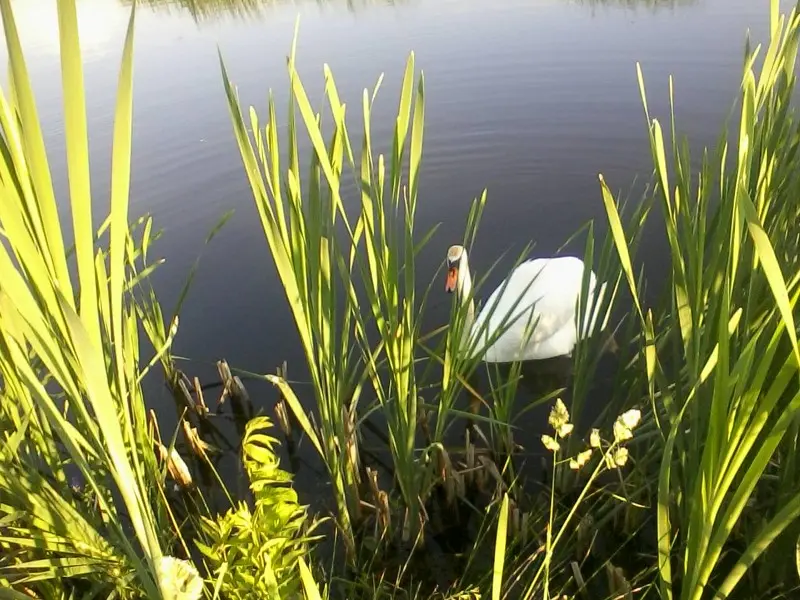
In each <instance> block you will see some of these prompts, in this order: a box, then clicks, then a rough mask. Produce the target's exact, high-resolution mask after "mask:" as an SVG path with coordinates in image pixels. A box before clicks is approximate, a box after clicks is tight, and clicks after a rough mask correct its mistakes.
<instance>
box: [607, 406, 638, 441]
mask: <svg viewBox="0 0 800 600" xmlns="http://www.w3.org/2000/svg"><path fill="white" fill-rule="evenodd" d="M641 418H642V413H641V411H640V410H639V409H638V408H632V409H631V410H629V411H626V412H625V413H623V414H621V415H620V416H619V417H618V418H617V420H616V421H614V439H615V440H617V441H618V442H624V441H625V440H629V439H631V438H632V437H633V429H634V428H635V427H636V426H637V425H638V424H639V421H640V420H641Z"/></svg>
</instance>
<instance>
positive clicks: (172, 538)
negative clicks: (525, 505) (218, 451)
mask: <svg viewBox="0 0 800 600" xmlns="http://www.w3.org/2000/svg"><path fill="white" fill-rule="evenodd" d="M0 11H1V12H2V18H3V26H4V30H5V40H6V45H7V48H8V55H9V59H10V69H9V72H10V85H9V92H8V93H7V94H6V93H5V92H3V93H2V94H0V127H2V135H1V136H0V154H2V160H0V186H1V188H0V197H2V202H0V236H1V237H2V243H0V435H1V436H2V447H1V448H0V596H2V597H18V595H19V594H23V595H25V596H26V597H27V596H32V597H48V598H50V597H52V598H63V597H68V596H69V597H109V595H111V596H114V597H121V598H138V597H147V598H167V599H176V600H177V599H184V600H188V599H195V598H199V597H200V595H201V594H202V593H203V587H204V585H203V579H202V577H201V576H200V573H199V572H198V570H197V569H196V568H195V566H194V565H193V564H192V562H191V561H190V560H187V559H188V558H189V551H188V547H187V544H186V542H185V540H184V539H183V533H192V531H193V525H194V523H192V522H191V520H190V521H189V523H188V524H187V523H185V522H184V523H180V524H179V523H178V520H177V519H176V516H175V513H176V512H180V511H181V510H183V511H185V510H186V504H187V502H186V498H187V497H189V498H191V490H192V488H193V487H194V482H193V481H192V477H191V474H190V472H189V469H188V467H187V465H186V464H185V462H184V460H183V459H182V458H181V456H180V455H179V454H178V452H177V451H176V450H175V448H174V444H173V443H172V442H170V443H169V447H167V446H165V445H164V444H163V443H162V441H161V439H160V435H159V434H158V428H157V423H156V422H155V421H152V425H153V426H154V429H151V428H150V426H149V424H148V419H147V416H146V410H145V403H144V398H143V391H142V385H141V383H142V380H143V378H144V377H145V375H146V374H147V373H148V371H149V370H150V368H151V367H152V366H153V365H154V364H155V363H156V362H158V361H159V360H161V361H162V364H163V365H164V367H165V372H166V374H167V376H168V378H169V383H174V382H175V381H176V373H177V371H176V369H175V366H174V361H173V358H172V356H171V355H170V353H169V347H170V345H171V343H172V340H173V339H174V336H175V334H176V330H177V317H175V318H174V319H172V322H171V323H170V322H167V323H165V321H164V318H163V315H162V311H161V307H160V305H159V303H158V301H157V299H156V296H155V294H154V292H153V290H152V288H149V293H148V291H147V290H145V293H144V294H139V296H140V297H139V299H137V297H136V292H137V291H138V292H141V291H142V290H143V289H144V288H143V284H144V283H146V280H147V277H148V275H149V274H150V273H151V272H152V271H153V269H154V268H156V267H157V266H158V265H159V264H160V263H161V261H156V262H154V263H152V264H150V263H148V260H147V255H148V250H149V248H150V247H151V246H152V244H153V242H154V241H155V240H156V239H157V237H158V235H157V234H156V233H154V232H153V222H152V219H151V218H149V217H143V218H141V219H139V220H137V221H136V222H134V223H130V222H129V219H128V186H129V181H130V153H131V129H132V67H133V31H134V23H135V11H134V10H131V17H130V22H129V27H128V31H127V35H126V38H125V43H124V52H123V59H122V65H121V69H120V77H119V86H118V98H117V108H116V114H115V125H114V141H113V148H112V186H111V202H110V207H111V211H110V214H109V216H108V218H107V219H106V220H105V221H104V222H103V223H102V224H101V226H100V227H99V228H97V229H96V230H95V225H94V224H93V222H92V215H93V212H92V208H93V200H95V198H93V195H92V189H91V179H90V172H89V158H88V157H89V154H88V145H87V131H86V115H85V102H84V87H83V73H82V63H81V54H80V45H79V39H78V29H77V15H76V7H75V2H74V0H59V2H58V16H59V32H60V43H61V60H62V74H63V80H62V84H63V92H64V93H63V96H64V102H65V104H64V114H65V133H66V149H67V159H68V160H67V165H68V175H69V203H68V207H69V211H68V212H67V214H68V215H69V216H70V217H71V221H72V222H71V225H72V228H71V230H69V229H65V224H64V223H62V222H61V219H60V218H59V210H58V208H59V207H58V205H57V203H56V198H57V197H58V196H59V194H58V193H57V191H56V190H55V189H54V187H53V184H52V178H51V174H50V168H49V164H48V161H47V155H46V151H45V146H44V141H43V136H42V131H41V125H40V123H39V120H38V116H37V111H36V105H35V101H34V97H33V93H32V90H31V84H30V80H29V77H28V73H27V70H26V66H25V60H24V56H23V53H22V49H21V46H20V42H19V38H18V34H17V29H16V23H15V20H14V14H13V11H12V9H11V5H10V2H9V1H8V0H3V1H2V2H0ZM70 234H71V235H72V237H73V239H74V246H72V247H68V246H67V245H66V240H67V237H68V236H69V235H70ZM213 234H214V232H212V234H211V235H212V236H213ZM210 237H211V236H209V238H210ZM70 259H74V263H71V262H70ZM76 276H77V277H76ZM140 326H141V327H143V329H144V330H145V332H146V333H147V334H148V336H149V337H150V340H151V341H152V342H153V343H154V348H153V351H154V353H153V356H152V358H151V359H150V360H149V361H148V362H147V363H146V364H143V361H140V356H139V352H140V340H139V328H140ZM187 418H188V417H187ZM181 423H182V424H183V425H184V431H185V432H189V433H191V432H193V431H194V433H195V434H196V430H194V429H192V428H191V427H186V425H187V424H188V422H187V421H186V420H184V419H181ZM268 425H269V423H268V422H266V421H264V420H256V421H255V422H253V424H252V426H251V429H250V432H251V433H250V436H249V438H248V443H247V448H248V452H247V455H246V461H247V468H248V470H249V472H250V474H251V476H252V477H253V479H254V481H255V482H262V485H263V483H264V482H269V478H270V477H274V476H277V475H279V474H280V473H281V472H280V471H278V470H276V469H275V468H274V467H275V465H274V464H272V463H271V462H270V461H269V460H267V458H268V457H269V456H271V454H270V452H271V439H270V438H269V437H268V436H265V435H264V434H263V428H264V427H266V426H268ZM201 428H202V425H201ZM187 442H190V445H191V442H194V447H195V448H199V449H200V450H201V451H205V449H208V448H210V447H209V446H208V445H207V444H206V443H205V442H203V441H202V440H200V439H199V438H192V437H191V436H188V439H187ZM164 462H166V465H164ZM165 466H166V469H165ZM270 469H271V470H270ZM165 470H166V471H168V472H169V473H170V474H171V475H172V477H173V478H174V479H176V480H177V481H178V482H180V484H181V486H182V487H181V488H179V494H178V495H177V496H176V495H175V494H172V493H171V490H170V488H168V487H167V486H166V481H165V473H164V471H165ZM283 478H284V479H285V476H284V477H283ZM254 491H255V492H256V495H257V497H258V506H259V508H258V509H257V510H256V511H255V515H256V516H257V519H258V520H257V522H256V523H255V525H256V527H257V528H259V531H260V533H261V535H262V536H263V535H267V534H270V535H272V536H273V537H275V536H276V535H277V534H279V533H281V532H284V536H285V537H291V535H293V532H294V529H293V527H294V528H295V529H296V527H297V523H298V520H303V519H304V518H305V515H304V513H296V512H291V511H293V510H296V507H297V502H296V498H294V497H293V492H292V491H291V490H275V489H273V488H268V489H256V490H254ZM182 492H186V493H187V496H183V498H182V499H181V496H180V493H182ZM195 500H196V498H195ZM192 502H194V501H192ZM192 502H189V504H192ZM199 505H200V508H201V510H200V511H197V510H196V509H197V508H198V506H196V505H195V506H193V508H194V509H195V511H194V513H193V517H195V519H196V517H197V516H201V515H208V513H207V512H204V511H203V510H202V508H203V503H202V501H201V502H200V503H199ZM287 509H288V510H289V511H290V512H289V513H288V515H286V519H288V520H286V521H282V520H277V521H276V520H274V519H270V515H271V516H275V515H276V514H277V515H283V514H285V513H286V510H287ZM206 522H207V523H210V524H213V523H214V521H213V519H212V518H211V516H210V515H208V516H207V517H206ZM222 522H223V523H224V517H223V521H222ZM270 543H272V544H275V541H274V539H273V540H272V541H271V542H270ZM286 543H287V544H288V541H287V542H286ZM276 548H277V549H279V550H280V549H281V548H283V546H281V545H280V544H279V545H277V546H276ZM172 554H177V555H182V556H183V558H180V557H178V556H172ZM291 559H292V555H287V556H286V557H284V558H281V561H291ZM281 561H276V563H278V566H279V569H278V572H279V573H280V575H281V578H282V580H283V582H284V584H286V585H288V583H287V582H288V579H289V577H290V576H289V575H287V574H286V573H285V571H287V569H289V570H293V572H294V573H295V575H294V577H297V578H298V579H297V581H299V575H297V574H296V573H297V570H296V567H295V566H294V564H293V563H292V564H291V565H290V567H286V566H285V562H283V563H282V562H281Z"/></svg>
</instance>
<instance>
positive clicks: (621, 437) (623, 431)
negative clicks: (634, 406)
mask: <svg viewBox="0 0 800 600" xmlns="http://www.w3.org/2000/svg"><path fill="white" fill-rule="evenodd" d="M632 437H633V432H631V430H630V429H629V428H627V427H625V424H624V423H623V422H622V421H620V420H617V421H614V439H615V440H616V441H618V442H624V441H625V440H629V439H631V438H632Z"/></svg>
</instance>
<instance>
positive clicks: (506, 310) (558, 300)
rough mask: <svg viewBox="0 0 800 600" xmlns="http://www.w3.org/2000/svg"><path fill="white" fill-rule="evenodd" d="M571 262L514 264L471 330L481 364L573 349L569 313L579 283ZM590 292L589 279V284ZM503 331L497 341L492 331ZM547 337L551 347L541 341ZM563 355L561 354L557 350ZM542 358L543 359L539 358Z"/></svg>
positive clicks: (579, 269)
mask: <svg viewBox="0 0 800 600" xmlns="http://www.w3.org/2000/svg"><path fill="white" fill-rule="evenodd" d="M583 269H584V266H583V261H581V260H580V259H578V258H575V257H559V258H552V259H534V260H529V261H526V262H524V263H522V264H520V265H519V266H518V267H517V268H516V269H514V271H512V272H511V274H510V275H509V277H508V278H507V283H505V282H504V284H501V285H500V287H498V288H497V289H496V290H495V291H494V292H493V293H492V295H491V296H490V297H489V298H488V300H487V301H486V303H485V304H484V306H483V308H482V310H481V312H480V313H479V314H478V316H477V318H476V319H475V323H474V325H473V333H474V335H475V336H479V338H478V339H479V340H480V341H478V342H477V344H476V346H474V348H475V350H480V349H482V348H485V347H486V346H487V343H488V342H490V341H492V340H493V339H494V338H496V339H494V342H493V343H492V345H491V346H490V347H489V348H488V349H487V352H486V360H489V361H492V362H505V361H511V360H531V359H536V358H546V357H548V356H555V355H558V354H566V353H568V352H569V351H570V350H571V347H572V345H574V338H575V332H576V326H575V320H574V319H575V310H576V308H577V305H576V301H577V298H578V295H579V294H580V289H581V284H582V278H583ZM589 284H590V290H591V289H592V288H593V287H594V276H593V275H592V276H591V279H590V282H589ZM501 329H504V332H503V334H502V335H500V336H499V337H497V336H496V333H495V332H496V331H499V330H501ZM551 338H552V342H553V343H554V344H555V342H556V341H558V343H557V344H555V347H554V348H549V347H548V346H551V345H552V344H547V341H548V340H549V339H551ZM562 350H563V351H562ZM541 354H544V355H546V356H541Z"/></svg>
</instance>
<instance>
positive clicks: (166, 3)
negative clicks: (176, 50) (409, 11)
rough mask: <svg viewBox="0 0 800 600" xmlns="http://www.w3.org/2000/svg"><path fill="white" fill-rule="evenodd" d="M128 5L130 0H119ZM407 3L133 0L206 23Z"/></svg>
mask: <svg viewBox="0 0 800 600" xmlns="http://www.w3.org/2000/svg"><path fill="white" fill-rule="evenodd" d="M119 1H120V2H121V3H122V4H123V5H126V6H130V5H131V3H132V0H119ZM406 1H407V0H136V3H137V5H138V6H142V5H144V6H147V7H149V8H151V9H153V10H161V11H165V12H172V11H175V12H183V13H189V14H190V15H191V16H192V18H193V19H194V20H195V21H198V22H200V21H206V20H211V19H217V18H220V17H225V16H229V17H234V18H261V17H264V16H265V15H266V14H267V12H268V11H269V10H270V9H273V8H276V7H280V6H286V5H292V4H304V3H309V4H311V3H315V4H320V5H322V4H331V5H335V6H344V7H346V8H347V9H348V10H351V11H356V10H361V9H364V8H368V7H370V6H373V5H393V4H398V3H402V2H406Z"/></svg>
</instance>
